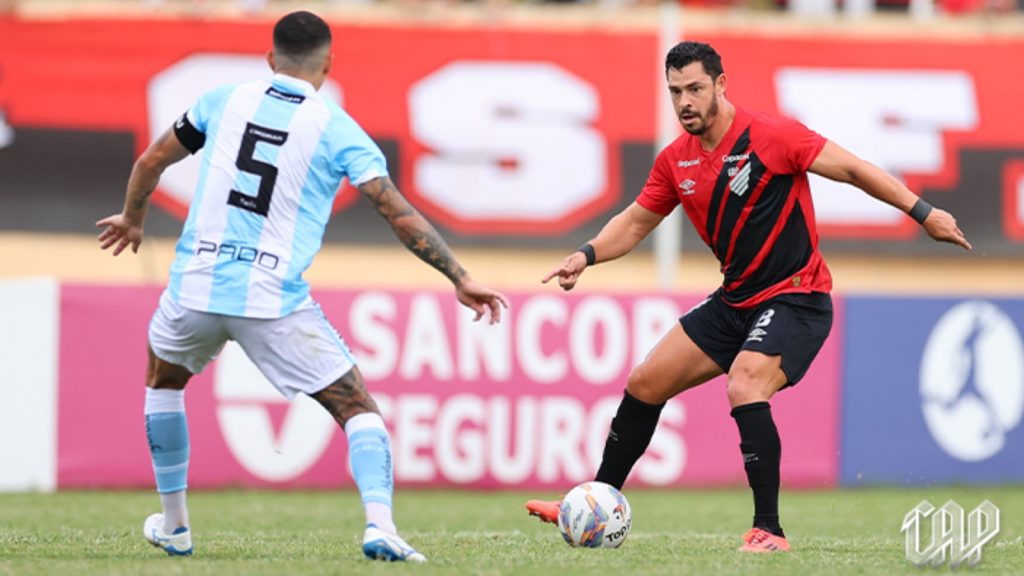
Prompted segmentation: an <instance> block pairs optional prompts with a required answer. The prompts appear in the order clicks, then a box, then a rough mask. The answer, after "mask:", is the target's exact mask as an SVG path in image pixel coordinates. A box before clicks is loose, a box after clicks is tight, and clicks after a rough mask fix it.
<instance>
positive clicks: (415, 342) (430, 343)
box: [398, 294, 455, 380]
mask: <svg viewBox="0 0 1024 576" xmlns="http://www.w3.org/2000/svg"><path fill="white" fill-rule="evenodd" d="M453 364H454V363H453V361H452V351H451V348H450V347H449V346H448V333H447V331H445V329H444V319H443V316H442V315H441V307H440V305H439V304H438V302H437V297H436V296H434V295H433V294H417V295H415V296H413V297H412V301H411V302H410V303H409V325H408V326H407V327H406V331H405V342H404V345H403V349H402V359H401V361H400V364H399V367H398V373H399V374H401V375H402V377H403V378H405V379H407V380H415V379H417V378H420V377H421V376H422V374H423V369H424V368H428V367H429V368H430V371H431V372H432V373H433V375H434V377H435V378H437V379H438V380H451V379H452V376H454V374H455V367H454V366H453Z"/></svg>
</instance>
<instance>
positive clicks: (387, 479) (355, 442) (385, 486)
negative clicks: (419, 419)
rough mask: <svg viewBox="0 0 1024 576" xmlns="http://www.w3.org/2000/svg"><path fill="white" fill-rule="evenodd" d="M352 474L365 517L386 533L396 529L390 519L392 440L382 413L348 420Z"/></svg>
mask: <svg viewBox="0 0 1024 576" xmlns="http://www.w3.org/2000/svg"><path fill="white" fill-rule="evenodd" d="M345 435H346V436H347V437H348V458H349V463H350V464H351V465H352V476H353V477H354V479H355V481H356V486H357V487H358V488H359V495H360V497H361V498H362V500H363V507H364V508H365V509H366V517H367V518H366V520H367V523H369V524H374V525H375V526H377V527H378V528H380V529H381V530H384V531H385V532H391V533H394V532H395V525H394V521H393V520H392V519H391V496H392V493H393V492H394V477H393V472H392V468H391V440H390V439H389V438H388V431H387V429H386V428H385V427H384V420H383V419H381V417H380V415H379V414H373V413H365V414H359V415H357V416H354V417H353V418H350V419H349V421H348V422H347V423H345Z"/></svg>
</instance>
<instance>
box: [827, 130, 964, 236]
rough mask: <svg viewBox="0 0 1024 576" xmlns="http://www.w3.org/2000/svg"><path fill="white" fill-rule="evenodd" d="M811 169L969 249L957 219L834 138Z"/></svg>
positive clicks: (931, 232)
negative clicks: (852, 188) (860, 191)
mask: <svg viewBox="0 0 1024 576" xmlns="http://www.w3.org/2000/svg"><path fill="white" fill-rule="evenodd" d="M810 171H811V172H813V173H815V174H818V175H819V176H824V177H825V178H829V179H831V180H835V181H837V182H845V183H847V184H853V185H854V186H856V187H858V188H860V189H861V190H863V191H865V192H867V193H868V194H870V195H871V196H874V197H875V198H878V199H879V200H881V201H882V202H885V203H886V204H889V205H890V206H893V207H895V208H898V209H900V210H902V211H904V212H906V213H907V214H909V215H910V216H911V217H912V218H914V219H915V220H917V222H918V223H919V224H921V226H923V227H924V229H925V232H927V233H928V235H929V236H931V237H932V238H933V239H935V240H938V241H941V242H949V243H951V244H956V245H957V246H960V247H961V248H963V249H965V250H970V249H971V243H970V242H968V241H967V238H966V237H965V236H964V233H963V231H962V230H960V228H959V227H958V226H957V225H956V219H955V218H953V215H952V214H950V213H949V212H946V211H945V210H942V209H939V208H933V207H932V206H931V205H930V204H928V203H927V202H925V201H924V200H921V199H920V198H918V196H917V195H916V194H914V193H913V192H911V191H910V189H908V188H907V187H906V186H904V185H903V183H902V182H900V181H899V180H898V179H897V178H896V177H895V176H893V175H892V174H889V173H888V172H886V171H885V170H882V169H881V168H879V167H878V166H875V165H874V164H872V163H870V162H867V161H865V160H863V159H861V158H859V157H858V156H856V155H855V154H853V153H851V152H849V151H847V150H845V149H843V147H842V146H839V145H838V144H836V143H835V142H831V141H829V142H826V143H825V147H824V148H822V150H821V153H820V154H818V157H817V158H816V159H815V160H814V162H813V163H812V164H811V167H810Z"/></svg>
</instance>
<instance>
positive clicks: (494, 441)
mask: <svg viewBox="0 0 1024 576" xmlns="http://www.w3.org/2000/svg"><path fill="white" fill-rule="evenodd" d="M489 404H490V410H489V411H488V418H487V421H488V445H487V453H488V455H489V456H490V468H491V474H493V475H494V478H495V479H497V480H498V481H499V482H502V483H505V484H515V483H518V482H522V481H523V480H526V478H527V477H528V476H529V475H530V471H531V470H533V466H534V464H535V462H536V445H537V403H536V401H535V400H534V399H533V398H530V397H528V396H522V397H520V398H518V399H516V403H515V405H516V425H515V426H514V427H513V426H512V417H511V414H510V408H509V399H508V398H507V397H505V396H494V397H492V398H491V399H490V403H489Z"/></svg>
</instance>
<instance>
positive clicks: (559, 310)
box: [515, 296, 569, 384]
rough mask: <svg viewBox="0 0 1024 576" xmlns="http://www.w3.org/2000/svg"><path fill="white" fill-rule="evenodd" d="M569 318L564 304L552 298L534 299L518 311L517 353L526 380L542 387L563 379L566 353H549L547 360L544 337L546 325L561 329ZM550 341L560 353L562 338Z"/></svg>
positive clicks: (566, 366) (562, 301)
mask: <svg viewBox="0 0 1024 576" xmlns="http://www.w3.org/2000/svg"><path fill="white" fill-rule="evenodd" d="M568 315H569V312H568V310H567V308H566V304H565V300H562V299H561V298H556V297H554V296H534V297H533V298H530V299H529V300H527V301H526V302H525V303H523V305H522V306H521V307H520V308H519V314H518V315H517V316H516V331H515V334H516V353H517V355H518V356H519V366H520V367H521V368H522V369H523V372H524V373H525V374H526V377H527V378H529V379H531V380H533V381H535V382H541V383H545V384H546V383H550V382H557V381H559V380H561V379H562V378H565V374H566V372H568V370H569V362H568V361H567V360H566V358H565V352H562V351H558V352H552V354H551V355H550V356H545V355H544V350H543V341H544V338H543V336H544V324H545V323H548V322H550V323H551V324H554V325H555V326H558V327H563V326H565V321H566V317H567V316H568ZM552 340H553V341H554V345H555V346H556V347H557V348H558V349H559V350H560V349H561V347H562V346H564V344H565V336H564V335H563V336H562V337H561V338H554V339H552Z"/></svg>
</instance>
